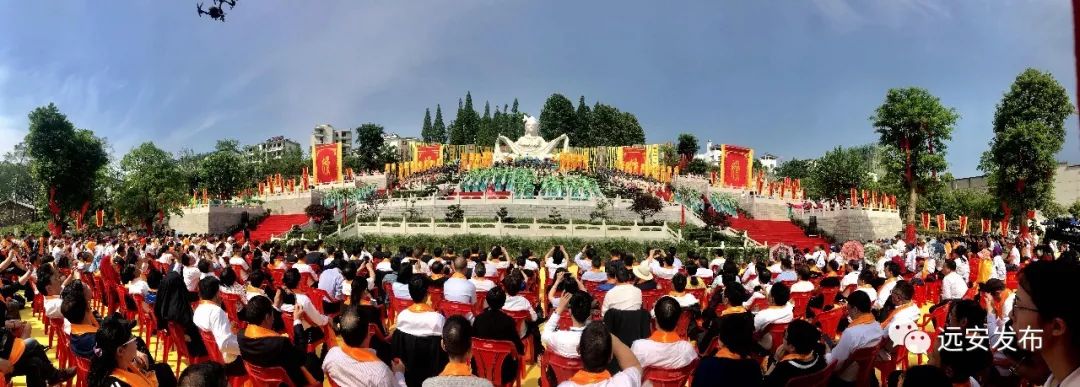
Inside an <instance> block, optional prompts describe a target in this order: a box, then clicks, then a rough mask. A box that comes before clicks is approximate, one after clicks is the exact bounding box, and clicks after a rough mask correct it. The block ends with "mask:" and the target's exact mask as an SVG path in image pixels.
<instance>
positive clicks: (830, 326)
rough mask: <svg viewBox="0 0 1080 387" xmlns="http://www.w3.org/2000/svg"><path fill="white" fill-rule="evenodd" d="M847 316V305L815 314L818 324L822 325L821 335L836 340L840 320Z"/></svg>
mask: <svg viewBox="0 0 1080 387" xmlns="http://www.w3.org/2000/svg"><path fill="white" fill-rule="evenodd" d="M846 315H847V305H842V306H837V307H834V308H833V309H831V310H828V311H824V312H821V311H815V312H814V316H815V317H816V318H817V321H818V324H821V333H822V334H824V335H825V336H827V337H829V338H830V339H835V338H836V327H837V326H838V325H839V324H840V320H841V319H843V318H844V316H846Z"/></svg>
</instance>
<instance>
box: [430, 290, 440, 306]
mask: <svg viewBox="0 0 1080 387" xmlns="http://www.w3.org/2000/svg"><path fill="white" fill-rule="evenodd" d="M428 297H429V300H430V301H431V305H434V306H435V307H439V306H440V305H441V304H442V302H443V299H444V297H443V289H442V288H438V287H429V288H428Z"/></svg>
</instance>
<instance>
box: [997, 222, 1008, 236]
mask: <svg viewBox="0 0 1080 387" xmlns="http://www.w3.org/2000/svg"><path fill="white" fill-rule="evenodd" d="M999 230H1001V236H1006V235H1009V219H1008V218H1006V219H1002V220H1001V228H1000V229H999Z"/></svg>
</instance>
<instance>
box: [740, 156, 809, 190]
mask: <svg viewBox="0 0 1080 387" xmlns="http://www.w3.org/2000/svg"><path fill="white" fill-rule="evenodd" d="M755 161H756V160H755ZM758 164H759V165H760V161H759V162H758ZM813 167H814V160H812V159H811V160H799V159H791V160H788V161H785V162H783V163H780V165H777V166H776V169H775V170H774V171H773V175H775V176H776V177H778V178H784V177H789V178H791V179H792V180H795V179H802V183H803V185H807V184H808V183H809V182H808V181H807V179H809V178H810V171H811V170H812V169H813Z"/></svg>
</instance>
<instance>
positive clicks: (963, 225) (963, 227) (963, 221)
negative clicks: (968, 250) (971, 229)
mask: <svg viewBox="0 0 1080 387" xmlns="http://www.w3.org/2000/svg"><path fill="white" fill-rule="evenodd" d="M967 227H968V217H967V216H964V215H960V235H967Z"/></svg>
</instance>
